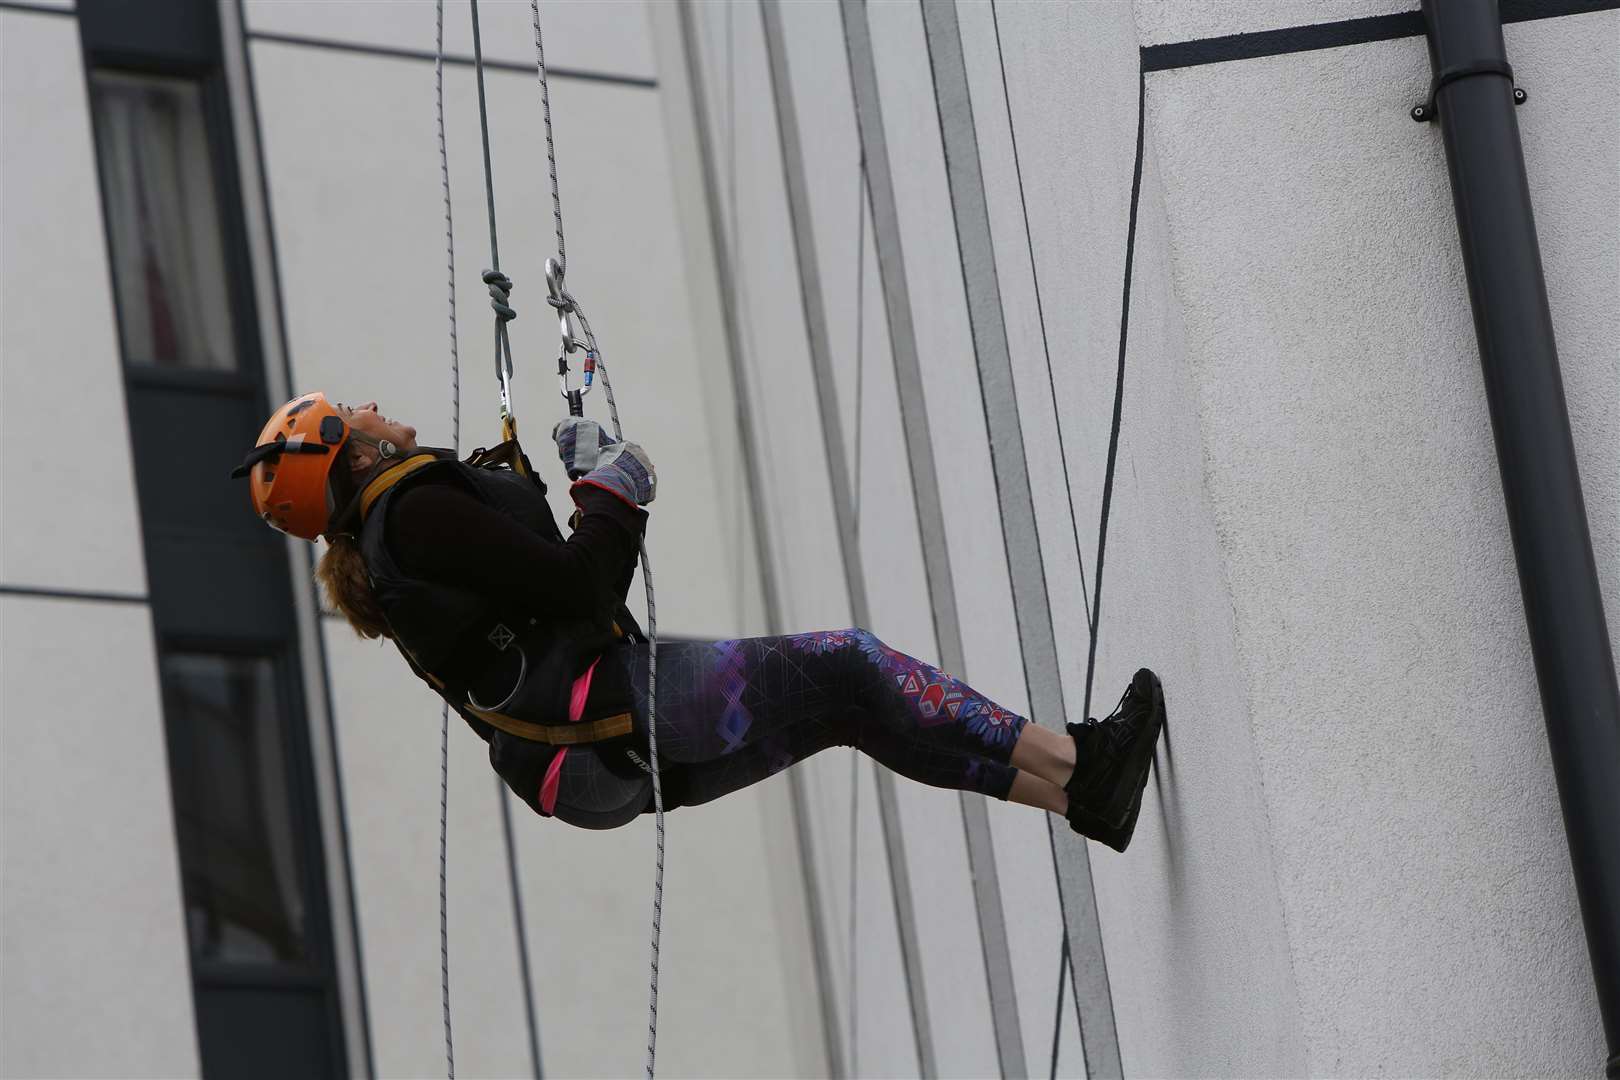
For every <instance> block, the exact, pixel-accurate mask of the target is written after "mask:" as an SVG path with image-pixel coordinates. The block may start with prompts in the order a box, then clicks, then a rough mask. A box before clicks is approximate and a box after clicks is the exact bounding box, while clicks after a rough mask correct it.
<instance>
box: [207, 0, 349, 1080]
mask: <svg viewBox="0 0 1620 1080" xmlns="http://www.w3.org/2000/svg"><path fill="white" fill-rule="evenodd" d="M235 6H236V30H237V36H238V44H239V47H240V49H241V56H242V72H243V83H244V84H245V89H246V92H247V110H248V117H249V118H250V120H251V122H252V125H253V132H252V138H253V157H254V160H255V161H256V162H257V165H258V168H257V169H256V170H255V171H256V173H257V176H256V177H255V181H256V183H257V186H258V193H259V205H260V208H261V213H263V215H264V234H265V244H266V246H267V248H268V249H269V259H270V268H269V269H270V282H269V285H270V292H271V296H272V297H273V303H274V306H275V311H274V313H273V317H274V318H275V320H276V328H277V331H278V335H279V341H280V343H281V355H280V357H279V360H280V362H281V370H282V378H283V379H284V380H285V385H286V387H287V389H288V392H289V393H293V392H295V391H294V389H293V388H294V382H293V369H292V348H291V346H290V345H288V343H287V305H286V302H285V299H284V295H283V291H282V288H281V255H280V250H279V247H278V245H277V243H276V219H275V212H274V208H273V207H272V206H271V203H270V180H269V176H268V175H267V173H266V170H265V167H264V124H263V122H262V121H261V119H260V115H259V83H258V79H257V77H256V76H255V75H254V71H253V49H252V47H251V46H250V44H249V42H248V34H247V10H246V6H245V2H244V0H236V4H235ZM304 561H305V565H306V566H307V567H308V570H309V573H308V578H307V580H308V582H309V586H308V588H309V590H310V593H311V595H312V596H314V604H315V611H316V612H317V615H316V618H315V641H316V642H317V643H318V645H319V650H318V655H316V656H312V657H310V658H309V659H310V662H311V663H312V664H314V665H315V666H316V667H317V668H318V669H319V670H320V678H321V692H322V694H323V695H324V697H325V700H324V702H323V705H324V707H325V711H326V739H327V745H328V746H330V747H331V749H332V787H333V792H334V796H335V802H336V806H335V808H334V809H335V812H336V815H337V834H338V843H339V846H340V847H341V849H342V850H341V852H340V854H341V855H342V861H343V874H344V878H345V880H346V884H347V889H346V892H347V894H348V900H349V902H348V905H347V906H348V910H347V911H346V912H345V913H344V915H345V917H346V919H347V921H348V924H349V937H350V940H351V942H352V945H351V947H352V949H353V950H354V965H355V980H354V981H355V987H354V995H355V1002H356V1006H357V1008H358V1011H359V1013H360V1016H359V1022H358V1024H357V1025H356V1026H357V1027H358V1028H359V1030H360V1036H361V1037H360V1050H361V1053H362V1054H363V1055H364V1066H365V1071H366V1075H367V1076H371V1077H375V1076H376V1075H377V1057H376V1053H375V1052H374V1050H373V1048H372V1045H371V1005H370V1001H369V999H368V997H367V994H366V958H365V948H364V945H363V942H362V941H361V938H360V907H359V902H358V900H357V899H356V897H355V876H354V853H353V847H354V845H353V842H352V841H351V839H350V837H349V812H348V805H347V799H346V796H345V795H344V791H343V762H342V749H341V747H340V745H339V743H338V733H337V708H336V705H335V699H334V696H333V693H332V670H331V664H330V663H329V662H328V658H329V656H330V652H329V650H328V649H327V646H326V626H325V622H326V620H324V619H322V618H321V617H320V616H319V612H320V610H321V604H320V596H319V595H318V590H317V589H316V586H315V549H314V548H313V547H306V548H305V551H304Z"/></svg>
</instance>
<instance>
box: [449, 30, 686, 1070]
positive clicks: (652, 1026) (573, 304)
mask: <svg viewBox="0 0 1620 1080" xmlns="http://www.w3.org/2000/svg"><path fill="white" fill-rule="evenodd" d="M471 6H472V19H473V62H474V65H475V68H476V70H477V76H478V112H479V132H480V136H481V138H482V140H483V150H484V182H485V192H486V195H487V196H488V202H489V242H490V259H491V263H492V264H493V265H492V269H491V270H490V271H489V272H486V273H485V275H484V282H485V284H487V285H488V286H489V287H490V295H491V298H492V306H493V307H494V308H495V312H496V324H495V366H496V376H497V380H498V381H499V383H500V387H501V413H502V420H503V421H508V422H509V421H510V420H511V394H510V381H511V376H512V359H511V355H512V354H511V345H510V341H509V338H508V335H507V331H506V323H507V322H508V321H510V320H511V319H512V318H513V312H512V309H511V307H510V304H509V296H510V293H511V288H512V283H511V281H510V280H509V279H507V278H506V277H505V276H504V275H502V274H501V272H500V254H499V247H498V236H497V231H496V226H495V195H494V176H493V170H492V166H491V164H490V153H489V142H490V140H489V119H488V110H487V106H486V103H485V99H484V80H483V74H484V71H483V69H484V63H483V50H482V47H481V45H480V42H479V33H478V7H477V0H474V2H473V4H472V5H471ZM436 7H437V22H438V37H437V49H436V52H435V60H434V76H435V92H436V100H437V106H438V123H439V163H440V171H441V179H442V181H443V188H444V212H445V235H446V244H447V247H448V249H449V259H450V327H451V363H452V371H453V373H454V374H453V384H452V392H453V394H454V400H455V408H456V421H455V423H456V439H457V443H458V446H457V449H458V450H459V440H460V366H459V359H458V358H457V355H456V346H455V319H456V315H455V266H454V258H455V252H454V241H453V232H452V219H451V211H450V205H451V204H450V173H449V164H448V157H447V154H446V151H445V136H444V75H443V64H444V3H443V0H438V4H437V5H436ZM530 11H531V13H532V15H533V22H534V49H535V66H536V70H537V73H538V75H539V80H540V100H541V108H542V112H543V115H544V118H545V130H546V160H547V163H548V166H549V172H550V179H551V204H552V216H553V219H554V221H555V225H556V237H557V260H556V262H557V270H558V272H557V278H558V286H559V287H558V289H557V294H558V295H556V296H554V297H553V298H552V299H551V301H550V302H551V303H552V305H553V306H554V307H556V308H557V309H558V311H559V312H560V313H561V314H563V315H565V316H566V315H569V314H572V315H573V317H574V319H575V320H576V321H577V322H578V324H579V328H580V331H581V333H582V334H583V344H584V345H585V347H586V349H587V350H588V351H589V354H590V355H591V356H592V357H593V358H594V359H595V363H596V375H597V377H599V378H600V379H601V381H602V390H603V393H604V394H606V396H607V403H608V414H609V416H610V418H611V419H612V423H613V434H614V437H615V438H617V439H620V440H621V441H622V440H623V438H624V428H623V425H622V424H621V422H620V420H619V406H618V402H617V401H616V400H615V398H614V394H613V383H612V380H611V378H610V377H609V374H608V369H607V365H606V364H605V363H604V362H603V361H602V359H601V347H600V345H599V344H598V341H597V337H596V332H595V330H594V329H593V328H592V327H591V322H590V318H589V317H588V316H587V315H586V314H585V310H584V308H583V307H581V306H580V304H579V301H578V300H577V299H576V298H575V297H574V296H573V295H572V294H571V293H569V292H568V291H567V289H566V288H565V287H563V286H562V282H563V280H564V274H565V273H566V270H567V244H566V239H565V236H564V233H563V216H562V196H561V191H560V188H559V186H558V183H557V150H556V142H555V139H554V137H553V134H552V127H551V87H550V84H549V82H548V80H547V77H546V55H545V43H544V38H543V36H542V33H541V29H540V5H539V3H538V0H531V3H530ZM640 558H641V576H642V581H643V583H644V584H645V586H646V590H647V639H648V657H647V757H648V771H649V772H650V773H651V775H652V787H653V813H654V820H655V823H656V828H657V863H656V869H655V873H654V882H653V912H652V942H651V959H650V963H649V967H650V978H649V989H648V1006H647V1076H648V1080H652V1077H653V1075H654V1067H655V1064H656V1060H657V1045H658V961H659V946H660V939H661V937H662V931H663V910H664V793H663V785H662V782H661V780H660V777H659V770H658V737H657V712H656V702H657V688H658V605H657V600H656V597H655V594H654V591H653V576H652V563H651V560H650V559H649V558H648V555H647V544H646V540H645V538H643V540H642V542H641V545H640ZM448 737H449V709H448V706H446V710H445V714H444V740H443V747H442V749H443V752H444V756H443V764H442V769H441V774H442V775H441V780H442V785H441V799H440V826H439V934H440V959H441V974H442V997H443V1002H444V1042H445V1063H446V1066H447V1068H448V1071H449V1075H450V1077H451V1078H452V1080H453V1078H454V1076H455V1057H454V1052H453V1049H452V1046H453V1044H452V1040H451V1030H450V982H449V979H450V976H449V970H450V967H449V946H448V930H447V915H446V911H447V905H446V889H445V881H446V874H445V861H446V860H445V851H446V833H447V821H448V810H447V808H448V785H449V754H448V747H449V743H448ZM536 1067H538V1061H537V1062H536Z"/></svg>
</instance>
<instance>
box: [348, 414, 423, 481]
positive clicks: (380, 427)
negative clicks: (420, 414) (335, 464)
mask: <svg viewBox="0 0 1620 1080" xmlns="http://www.w3.org/2000/svg"><path fill="white" fill-rule="evenodd" d="M337 411H338V412H339V413H340V414H341V415H342V417H343V419H344V420H346V421H348V423H349V426H350V427H352V428H354V430H356V431H358V432H360V434H362V435H367V436H370V437H371V438H373V439H379V440H381V439H387V440H388V441H389V442H391V443H393V444H394V446H395V447H396V448H397V450H398V452H399V453H402V454H404V453H409V452H410V451H412V450H415V449H416V429H415V428H413V427H411V425H409V424H402V423H400V422H399V421H398V420H393V419H390V418H389V417H386V416H384V415H383V414H382V413H380V412H378V411H377V403H376V402H375V401H368V402H366V403H365V404H364V405H353V406H350V405H344V404H342V403H341V402H339V403H338V405H337ZM351 445H353V446H354V448H355V450H354V453H355V458H356V463H357V464H358V463H359V459H362V458H364V459H367V460H366V462H365V463H366V464H367V465H370V464H371V463H373V462H375V461H376V460H377V449H376V447H374V446H371V445H369V444H367V443H354V444H351Z"/></svg>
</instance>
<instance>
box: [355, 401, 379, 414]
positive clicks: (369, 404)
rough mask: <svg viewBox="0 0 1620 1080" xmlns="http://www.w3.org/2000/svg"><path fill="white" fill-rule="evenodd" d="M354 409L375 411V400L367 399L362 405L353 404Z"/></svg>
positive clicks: (357, 410)
mask: <svg viewBox="0 0 1620 1080" xmlns="http://www.w3.org/2000/svg"><path fill="white" fill-rule="evenodd" d="M355 411H356V412H376V411H377V403H376V402H375V401H368V402H366V403H365V404H364V405H356V406H355Z"/></svg>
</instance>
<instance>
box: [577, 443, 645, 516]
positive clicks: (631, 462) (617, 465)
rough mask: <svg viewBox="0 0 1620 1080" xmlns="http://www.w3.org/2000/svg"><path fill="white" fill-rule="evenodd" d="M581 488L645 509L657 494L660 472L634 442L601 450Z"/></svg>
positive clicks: (615, 444)
mask: <svg viewBox="0 0 1620 1080" xmlns="http://www.w3.org/2000/svg"><path fill="white" fill-rule="evenodd" d="M581 485H586V486H590V487H599V488H601V489H603V490H604V491H611V492H613V494H615V495H617V496H618V497H619V498H621V499H623V500H624V501H625V502H627V503H630V504H632V505H634V506H646V505H647V504H648V503H650V502H652V501H653V497H654V496H656V495H657V494H658V472H657V470H655V469H654V468H653V463H652V458H650V457H648V456H647V451H645V450H643V449H642V448H641V447H639V446H637V445H636V444H635V443H633V442H616V443H610V444H609V445H607V446H604V447H600V448H599V451H598V453H597V459H596V467H595V468H594V469H592V470H591V471H590V472H588V473H586V474H585V475H584V476H583V477H581V478H580V480H579V483H577V484H575V485H574V487H575V488H576V489H577V488H579V487H580V486H581Z"/></svg>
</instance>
